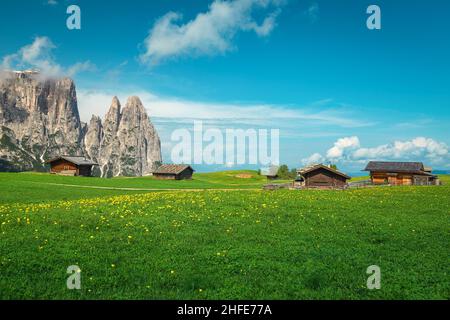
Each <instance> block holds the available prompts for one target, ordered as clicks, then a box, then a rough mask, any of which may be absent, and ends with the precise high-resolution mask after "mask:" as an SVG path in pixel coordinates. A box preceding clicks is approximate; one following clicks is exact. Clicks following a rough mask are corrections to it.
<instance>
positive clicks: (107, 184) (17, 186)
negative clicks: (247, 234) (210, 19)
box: [0, 170, 286, 203]
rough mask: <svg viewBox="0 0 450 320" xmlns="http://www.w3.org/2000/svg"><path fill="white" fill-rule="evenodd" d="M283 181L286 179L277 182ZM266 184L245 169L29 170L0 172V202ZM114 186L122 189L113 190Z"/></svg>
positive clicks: (254, 173) (263, 178) (247, 187)
mask: <svg viewBox="0 0 450 320" xmlns="http://www.w3.org/2000/svg"><path fill="white" fill-rule="evenodd" d="M283 182H286V181H280V180H279V181H277V183H283ZM266 183H267V179H266V178H265V177H263V176H260V175H258V174H257V173H256V172H255V171H245V170H244V171H226V172H214V173H196V174H194V177H193V179H192V180H182V181H171V180H155V179H154V178H153V177H139V178H125V177H124V178H114V179H101V178H86V177H67V176H58V175H50V174H45V173H29V172H26V173H0V201H1V202H2V203H14V202H17V201H20V202H30V203H31V202H43V201H49V200H73V199H82V198H92V197H97V196H108V195H118V194H124V193H127V194H135V193H142V192H146V191H150V189H161V190H165V189H259V188H261V187H262V186H263V185H264V184H266ZM87 187H93V188H87ZM107 188H111V189H107ZM114 188H122V189H124V190H113V189H114ZM126 189H129V190H126ZM133 189H135V190H133ZM136 189H137V190H136Z"/></svg>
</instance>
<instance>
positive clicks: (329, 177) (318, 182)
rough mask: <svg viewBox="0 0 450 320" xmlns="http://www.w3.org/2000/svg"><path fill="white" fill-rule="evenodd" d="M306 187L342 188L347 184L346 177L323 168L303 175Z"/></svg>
mask: <svg viewBox="0 0 450 320" xmlns="http://www.w3.org/2000/svg"><path fill="white" fill-rule="evenodd" d="M303 176H304V178H305V186H306V187H316V188H343V187H345V185H346V184H347V179H345V178H344V177H343V176H341V175H338V174H336V173H334V172H331V171H328V170H326V169H324V168H319V169H317V170H314V171H311V172H308V173H306V174H304V175H303Z"/></svg>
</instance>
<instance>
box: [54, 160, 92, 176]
mask: <svg viewBox="0 0 450 320" xmlns="http://www.w3.org/2000/svg"><path fill="white" fill-rule="evenodd" d="M46 163H48V164H50V173H53V174H60V175H68V176H85V177H90V176H91V174H92V167H93V166H96V165H97V163H95V162H93V161H90V160H88V159H86V158H85V157H81V156H59V157H57V158H54V159H51V160H48V161H46Z"/></svg>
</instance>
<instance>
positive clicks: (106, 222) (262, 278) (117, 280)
mask: <svg viewBox="0 0 450 320" xmlns="http://www.w3.org/2000/svg"><path fill="white" fill-rule="evenodd" d="M441 179H442V181H443V182H444V185H443V186H427V187H419V186H404V187H372V188H364V189H351V190H345V191H340V190H303V191H289V190H279V191H263V190H261V186H262V185H263V184H265V183H266V180H265V179H264V178H263V177H260V176H258V175H257V174H256V173H255V172H252V171H245V172H241V171H240V172H236V171H234V172H233V171H229V172H220V173H211V174H195V175H194V179H193V180H192V181H159V180H154V179H152V178H150V177H144V178H114V179H97V178H81V177H61V176H54V175H48V174H35V173H1V174H0V275H1V277H0V299H449V298H450V281H449V280H450V278H449V272H450V270H449V263H448V262H449V256H450V234H449V232H448V231H449V222H450V220H449V218H450V215H449V214H450V197H449V194H450V177H449V176H441ZM71 265H77V266H79V267H80V269H81V273H80V275H81V289H80V290H69V289H67V286H66V280H67V278H68V277H69V274H67V273H66V270H67V268H68V267H69V266H71ZM371 265H377V266H379V267H380V269H381V288H380V289H379V290H369V289H368V288H367V285H366V281H367V278H368V277H369V275H368V274H366V270H367V268H368V267H369V266H371Z"/></svg>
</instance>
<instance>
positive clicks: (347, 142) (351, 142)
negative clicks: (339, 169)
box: [327, 136, 360, 159]
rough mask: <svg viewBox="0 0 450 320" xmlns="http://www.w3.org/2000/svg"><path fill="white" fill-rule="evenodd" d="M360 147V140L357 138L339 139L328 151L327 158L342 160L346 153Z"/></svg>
mask: <svg viewBox="0 0 450 320" xmlns="http://www.w3.org/2000/svg"><path fill="white" fill-rule="evenodd" d="M359 146H360V144H359V139H358V137H356V136H353V137H345V138H341V139H338V140H337V141H336V142H335V143H334V146H333V147H332V148H331V149H329V150H328V151H327V158H329V159H335V158H341V157H342V156H343V155H344V153H345V152H346V151H348V150H352V149H355V148H358V147H359Z"/></svg>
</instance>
